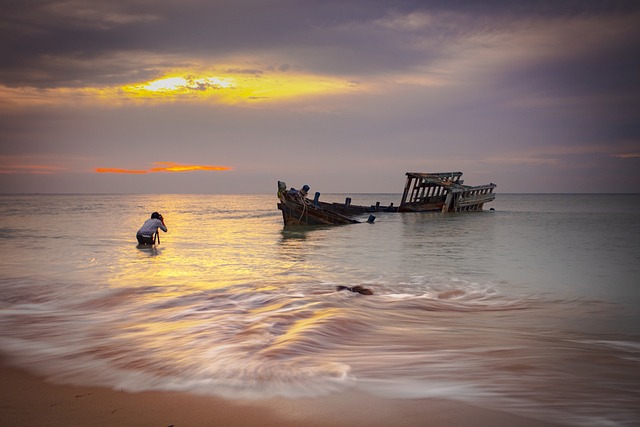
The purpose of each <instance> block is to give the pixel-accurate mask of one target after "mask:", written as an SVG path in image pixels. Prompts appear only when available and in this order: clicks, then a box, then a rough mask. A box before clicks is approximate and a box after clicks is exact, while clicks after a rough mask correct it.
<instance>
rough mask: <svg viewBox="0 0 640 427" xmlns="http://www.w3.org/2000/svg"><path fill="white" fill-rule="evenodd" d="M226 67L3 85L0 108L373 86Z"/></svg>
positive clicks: (291, 94)
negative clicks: (99, 82) (106, 80)
mask: <svg viewBox="0 0 640 427" xmlns="http://www.w3.org/2000/svg"><path fill="white" fill-rule="evenodd" d="M224 69H225V70H226V71H206V72H205V71H195V70H178V71H170V70H168V71H167V72H166V73H165V74H164V75H162V76H161V77H159V78H157V79H153V80H149V81H141V82H132V83H130V84H125V85H122V86H104V87H80V88H76V87H58V88H50V89H37V88H29V87H22V88H9V87H6V86H2V85H0V100H2V102H0V111H2V110H5V109H11V110H14V109H15V108H17V107H23V106H26V107H29V106H41V105H46V106H61V105H73V106H74V107H77V106H78V105H80V104H85V103H88V104H94V103H101V104H106V105H116V106H117V105H122V103H128V102H131V101H136V102H141V103H159V102H175V101H179V102H206V103H218V104H227V105H229V104H233V105H238V104H242V105H247V104H249V105H251V104H256V103H275V102H278V101H286V100H296V99H305V98H310V97H315V96H326V95H339V94H345V93H353V92H356V91H358V92H360V91H366V90H370V89H371V88H370V87H368V85H366V84H363V83H357V84H356V83H353V82H351V81H349V80H348V79H341V78H336V77H332V76H324V75H318V74H309V73H299V72H296V71H292V70H287V71H276V70H272V69H271V68H269V67H266V68H264V69H251V70H246V69H242V68H239V67H236V66H225V67H224Z"/></svg>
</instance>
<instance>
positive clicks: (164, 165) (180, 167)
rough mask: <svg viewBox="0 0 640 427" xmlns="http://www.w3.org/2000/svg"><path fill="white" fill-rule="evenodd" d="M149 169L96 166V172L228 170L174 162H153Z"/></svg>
mask: <svg viewBox="0 0 640 427" xmlns="http://www.w3.org/2000/svg"><path fill="white" fill-rule="evenodd" d="M154 165H157V166H154V167H152V168H150V169H120V168H96V169H95V171H96V172H97V173H123V174H146V173H154V172H193V171H228V170H232V169H233V168H231V167H229V166H211V165H184V164H179V163H174V162H155V163H154Z"/></svg>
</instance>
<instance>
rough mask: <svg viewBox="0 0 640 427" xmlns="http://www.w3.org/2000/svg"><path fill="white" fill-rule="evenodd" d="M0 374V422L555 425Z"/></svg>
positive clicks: (381, 403)
mask: <svg viewBox="0 0 640 427" xmlns="http://www.w3.org/2000/svg"><path fill="white" fill-rule="evenodd" d="M0 372H1V376H2V379H3V381H2V387H1V388H0V402H1V403H0V405H1V411H0V425H5V426H9V425H10V426H45V425H46V426H67V427H69V426H87V425H91V426H98V427H99V426H155V427H167V426H175V427H190V426H262V427H269V426H273V427H276V426H278V427H287V426H292V427H293V426H300V425H306V426H310V427H314V426H318V427H320V426H335V427H341V426H345V427H347V426H351V427H354V426H355V427H357V426H362V427H365V426H367V427H371V426H389V425H393V426H399V427H414V426H434V427H437V426H448V427H456V426H460V427H462V426H477V427H482V426H487V427H489V426H492V427H496V426H497V427H499V426H504V427H507V426H509V427H511V426H520V427H552V426H557V424H551V423H546V422H542V421H537V420H531V419H527V418H523V417H518V416H514V415H510V414H506V413H501V412H497V411H491V410H486V409H481V408H477V407H473V406H470V405H467V404H464V403H459V402H454V401H449V400H440V399H415V400H412V399H406V400H391V399H380V398H376V397H371V396H365V395H362V394H356V393H343V394H339V395H333V396H326V397H320V398H313V399H293V400H291V399H271V400H260V401H253V400H248V401H237V400H234V401H232V400H224V399H221V398H216V397H211V396H197V395H191V394H186V393H172V392H142V393H127V392H123V391H117V390H110V389H106V388H99V387H76V386H66V385H56V384H50V383H48V382H46V381H44V380H43V379H41V378H38V377H36V376H33V375H30V374H29V373H27V372H25V371H23V370H20V369H15V368H12V367H10V366H7V365H6V364H3V366H2V367H1V368H0Z"/></svg>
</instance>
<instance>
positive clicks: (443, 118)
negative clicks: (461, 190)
mask: <svg viewBox="0 0 640 427" xmlns="http://www.w3.org/2000/svg"><path fill="white" fill-rule="evenodd" d="M112 3H113V2H112ZM112 3H109V2H107V3H105V2H100V1H93V0H68V1H64V0H63V1H35V0H25V1H22V2H10V4H9V5H7V6H6V7H5V10H4V11H3V15H2V17H0V40H1V41H0V54H2V58H3V65H2V66H1V67H0V101H2V102H0V141H1V145H0V171H1V172H2V173H1V174H0V191H2V192H13V191H39V192H46V191H56V192H60V191H80V189H79V188H75V187H73V184H69V183H73V182H74V180H72V179H71V178H70V177H71V176H72V175H74V174H76V175H77V174H83V175H86V179H83V184H82V188H81V190H82V191H110V192H114V191H115V192H117V191H132V190H131V189H133V191H141V192H148V191H153V192H157V189H156V188H152V187H148V185H149V181H148V180H146V178H144V177H143V175H145V174H147V172H150V171H152V169H153V167H152V168H144V167H143V168H138V167H132V168H130V167H127V166H126V165H130V164H132V159H137V161H136V162H134V163H133V164H150V163H153V162H158V161H160V160H163V159H171V162H174V163H175V164H176V165H175V166H177V165H179V164H182V165H194V164H196V165H197V164H223V165H232V166H233V171H231V172H229V173H225V174H215V177H216V178H214V181H215V182H214V183H211V182H209V183H207V185H204V184H202V183H201V180H200V181H199V180H198V178H196V177H194V176H193V174H186V175H181V177H180V178H178V177H177V176H176V175H172V176H173V178H171V177H169V176H167V177H164V178H163V184H164V185H166V187H167V189H170V190H171V191H178V192H180V191H189V192H198V191H202V192H210V191H225V192H235V191H237V192H255V191H264V192H268V191H271V187H270V183H271V182H273V186H274V187H275V182H276V181H277V180H278V179H284V180H287V181H292V183H293V182H294V181H300V182H302V181H304V182H309V183H314V185H313V187H315V188H317V189H319V190H320V189H322V190H323V191H325V192H329V191H347V192H351V191H358V192H376V191H400V190H401V188H400V186H401V185H402V182H403V179H404V178H403V176H404V172H405V171H409V170H414V171H446V170H462V171H464V172H465V176H466V177H467V182H469V183H478V184H481V183H485V182H489V181H492V182H496V183H498V185H499V187H498V190H499V191H515V192H517V191H637V188H638V185H640V172H638V171H640V167H639V166H640V163H639V162H640V160H638V159H639V158H640V156H639V155H640V125H639V123H640V117H639V115H640V113H639V112H640V79H639V78H638V76H639V75H640V25H639V24H640V4H638V3H637V2H634V1H589V0H580V1H577V0H576V1H571V0H569V1H563V2H556V1H536V2H517V3H516V2H509V1H489V2H481V4H480V3H479V2H475V1H461V2H450V1H403V0H400V1H397V0H394V1H381V0H380V1H378V0H366V1H365V0H345V1H325V2H316V1H310V0H309V1H295V2H292V1H288V0H266V1H264V0H260V1H258V0H253V1H252V0H243V1H215V2H211V1H204V0H201V1H198V0H187V1H184V2H178V3H176V2H169V1H155V2H149V1H148V0H130V1H126V2H116V3H113V4H112ZM105 165H114V169H113V170H111V171H112V172H115V170H119V171H120V172H123V173H124V172H128V173H126V174H124V175H123V176H122V179H117V180H116V179H114V178H109V175H108V174H104V173H95V172H96V171H97V170H98V169H100V171H101V172H104V171H106V169H105ZM158 167H160V168H161V167H163V166H158ZM43 173H46V174H47V179H46V180H45V179H44V178H43V177H42V174H43ZM568 175H570V176H571V179H567V176H568ZM594 176H597V177H598V179H597V180H594V179H593V177H594ZM621 176H623V177H624V179H621V178H620V177H621ZM122 180H125V181H122ZM123 182H124V183H125V184H123ZM256 186H258V188H256Z"/></svg>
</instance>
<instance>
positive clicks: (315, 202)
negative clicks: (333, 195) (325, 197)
mask: <svg viewBox="0 0 640 427" xmlns="http://www.w3.org/2000/svg"><path fill="white" fill-rule="evenodd" d="M318 200H320V192H319V191H316V195H315V197H314V198H313V206H315V207H316V208H319V207H320V203H318Z"/></svg>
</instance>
